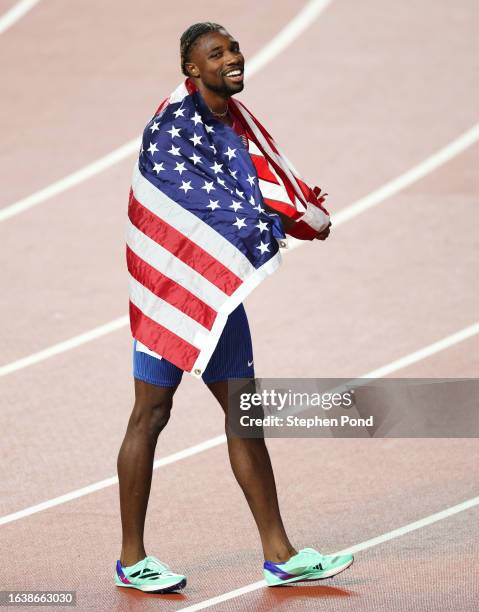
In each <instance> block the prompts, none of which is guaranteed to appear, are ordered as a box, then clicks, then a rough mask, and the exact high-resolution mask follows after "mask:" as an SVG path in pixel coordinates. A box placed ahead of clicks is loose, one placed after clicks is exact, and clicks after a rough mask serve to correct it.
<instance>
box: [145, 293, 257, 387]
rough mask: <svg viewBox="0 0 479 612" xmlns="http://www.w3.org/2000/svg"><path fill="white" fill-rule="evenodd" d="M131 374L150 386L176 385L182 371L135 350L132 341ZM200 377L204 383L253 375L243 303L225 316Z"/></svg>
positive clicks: (164, 360) (249, 336) (251, 353)
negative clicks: (220, 330) (223, 325)
mask: <svg viewBox="0 0 479 612" xmlns="http://www.w3.org/2000/svg"><path fill="white" fill-rule="evenodd" d="M133 376H134V377H135V378H136V379H137V380H142V381H144V382H147V383H150V384H151V385H157V386H159V387H176V386H177V385H179V384H180V381H181V377H182V376H183V370H181V369H180V368H178V367H177V366H175V365H174V364H172V363H171V361H168V360H167V359H158V358H157V357H154V356H153V355H149V354H148V353H143V352H142V351H138V350H137V348H136V340H135V341H134V344H133ZM201 378H202V379H203V381H204V382H205V383H212V382H218V381H220V380H228V378H254V366H253V346H252V343H251V334H250V331H249V325H248V319H247V318H246V312H245V309H244V306H243V304H240V305H239V306H238V307H237V308H236V309H235V310H233V312H232V313H231V314H230V315H229V317H228V320H227V321H226V325H225V327H224V329H223V332H222V334H221V336H220V339H219V341H218V344H217V345H216V348H215V350H214V352H213V355H212V356H211V359H210V361H209V362H208V365H207V366H206V369H205V371H204V372H203V376H202V377H201Z"/></svg>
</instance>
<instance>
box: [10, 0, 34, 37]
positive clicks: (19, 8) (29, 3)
mask: <svg viewBox="0 0 479 612" xmlns="http://www.w3.org/2000/svg"><path fill="white" fill-rule="evenodd" d="M39 2H40V0H20V2H17V3H16V4H14V5H13V6H12V8H11V9H10V10H9V11H7V12H6V13H5V14H4V15H2V16H1V17H0V34H3V33H4V32H5V31H6V30H8V28H11V27H12V25H14V24H15V23H16V22H17V21H18V20H19V19H21V18H22V17H23V16H24V15H25V14H26V13H28V11H30V10H31V9H32V8H33V7H34V6H35V5H36V4H38V3H39Z"/></svg>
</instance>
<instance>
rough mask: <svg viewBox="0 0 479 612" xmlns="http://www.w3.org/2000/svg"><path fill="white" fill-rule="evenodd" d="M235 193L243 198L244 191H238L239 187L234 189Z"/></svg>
mask: <svg viewBox="0 0 479 612" xmlns="http://www.w3.org/2000/svg"><path fill="white" fill-rule="evenodd" d="M236 193H237V194H238V195H239V197H240V198H244V191H240V190H239V189H236Z"/></svg>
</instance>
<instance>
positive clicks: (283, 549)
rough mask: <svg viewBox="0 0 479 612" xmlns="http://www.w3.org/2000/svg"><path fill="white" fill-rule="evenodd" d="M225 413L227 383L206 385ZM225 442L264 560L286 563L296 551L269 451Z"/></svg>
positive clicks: (258, 442) (246, 442)
mask: <svg viewBox="0 0 479 612" xmlns="http://www.w3.org/2000/svg"><path fill="white" fill-rule="evenodd" d="M208 387H209V389H210V391H211V392H212V393H213V395H214V396H215V397H216V399H217V400H218V402H219V403H220V405H221V407H222V408H223V410H224V412H225V416H226V415H227V413H228V412H227V411H228V383H227V381H220V382H216V383H211V384H209V385H208ZM226 435H227V439H228V453H229V457H230V462H231V468H232V470H233V473H234V475H235V478H236V480H237V481H238V484H239V485H240V487H241V489H242V490H243V493H244V495H245V497H246V500H247V502H248V504H249V507H250V509H251V512H252V513H253V517H254V520H255V521H256V525H257V526H258V530H259V534H260V538H261V543H262V545H263V552H264V558H265V559H267V560H269V561H273V562H276V563H280V562H282V561H287V560H288V559H289V558H290V557H291V556H292V555H295V554H296V552H297V551H296V550H295V549H294V548H293V546H292V545H291V543H290V541H289V539H288V536H287V535H286V531H285V528H284V525H283V521H282V519H281V514H280V511H279V506H278V497H277V493H276V484H275V481H274V474H273V469H272V466H271V461H270V458H269V453H268V449H267V448H266V444H265V441H264V439H262V438H251V439H247V438H237V437H230V436H229V435H228V431H227V432H226Z"/></svg>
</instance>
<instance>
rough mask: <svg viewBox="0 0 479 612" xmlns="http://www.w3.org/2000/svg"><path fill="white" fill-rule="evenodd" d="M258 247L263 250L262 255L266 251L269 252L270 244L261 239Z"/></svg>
mask: <svg viewBox="0 0 479 612" xmlns="http://www.w3.org/2000/svg"><path fill="white" fill-rule="evenodd" d="M256 248H257V249H259V250H260V251H261V255H263V254H264V253H265V252H266V251H268V253H269V245H267V244H266V242H263V241H261V242H260V243H259V245H258V246H257V247H256Z"/></svg>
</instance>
